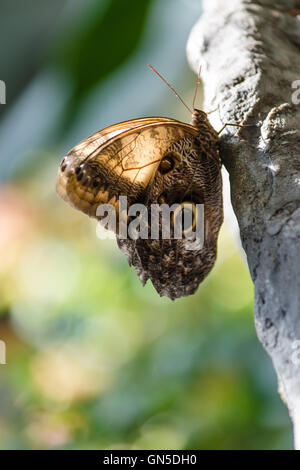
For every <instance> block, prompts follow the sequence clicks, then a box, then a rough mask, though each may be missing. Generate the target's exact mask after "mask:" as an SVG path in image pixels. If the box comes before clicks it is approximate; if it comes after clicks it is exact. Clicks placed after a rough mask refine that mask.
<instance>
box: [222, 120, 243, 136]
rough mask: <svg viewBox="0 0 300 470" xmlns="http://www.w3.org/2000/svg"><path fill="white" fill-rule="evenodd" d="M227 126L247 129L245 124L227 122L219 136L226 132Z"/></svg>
mask: <svg viewBox="0 0 300 470" xmlns="http://www.w3.org/2000/svg"><path fill="white" fill-rule="evenodd" d="M227 126H234V127H247V126H245V125H243V124H232V123H231V122H226V124H224V126H223V127H222V129H221V130H220V131H219V132H218V134H221V132H223V131H224V129H225V127H227Z"/></svg>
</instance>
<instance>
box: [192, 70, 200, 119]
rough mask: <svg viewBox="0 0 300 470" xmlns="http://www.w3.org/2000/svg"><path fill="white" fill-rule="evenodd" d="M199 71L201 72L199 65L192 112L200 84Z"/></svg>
mask: <svg viewBox="0 0 300 470" xmlns="http://www.w3.org/2000/svg"><path fill="white" fill-rule="evenodd" d="M201 70H202V65H200V67H199V72H198V78H197V84H196V89H195V94H194V99H193V111H195V103H196V98H197V93H198V88H199V83H200V76H201Z"/></svg>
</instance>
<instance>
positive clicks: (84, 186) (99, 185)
mask: <svg viewBox="0 0 300 470" xmlns="http://www.w3.org/2000/svg"><path fill="white" fill-rule="evenodd" d="M187 135H188V136H191V135H197V130H196V128H195V127H194V126H191V125H189V124H185V123H182V122H179V121H176V120H173V119H169V118H157V117H153V118H141V119H133V120H131V121H125V122H122V123H118V124H115V125H113V126H110V127H107V128H105V129H103V130H101V131H99V132H96V133H95V134H93V135H91V136H90V137H88V138H87V139H85V140H83V141H82V142H80V143H79V144H78V145H76V146H75V147H74V148H73V149H71V150H70V151H69V152H68V153H67V155H66V156H65V157H64V158H63V160H62V162H61V165H60V168H59V171H58V178H57V185H56V188H57V192H58V194H59V195H60V196H61V197H62V198H63V199H64V200H65V201H67V202H68V203H69V204H71V205H72V206H74V207H75V208H77V209H79V210H81V211H83V212H85V213H87V214H88V215H89V216H92V217H95V215H96V209H97V206H98V205H99V204H101V203H109V202H111V203H113V204H114V203H115V201H116V199H117V198H118V197H119V196H120V195H125V196H127V197H128V199H129V201H130V202H132V201H133V202H134V201H135V200H141V199H143V194H144V193H145V189H146V187H147V185H148V184H149V181H150V180H151V178H152V177H153V175H154V174H155V171H156V169H157V167H158V165H159V163H160V161H161V159H162V157H163V155H164V153H165V151H166V150H167V149H168V147H169V146H170V145H171V144H172V143H173V142H175V141H177V140H179V139H182V138H184V137H185V136H187ZM116 209H117V208H116Z"/></svg>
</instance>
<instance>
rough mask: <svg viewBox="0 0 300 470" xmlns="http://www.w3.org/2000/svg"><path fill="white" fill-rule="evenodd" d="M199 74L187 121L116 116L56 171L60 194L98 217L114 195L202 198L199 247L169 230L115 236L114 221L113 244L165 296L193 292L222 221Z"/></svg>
mask: <svg viewBox="0 0 300 470" xmlns="http://www.w3.org/2000/svg"><path fill="white" fill-rule="evenodd" d="M150 67H151V66H150ZM151 68H152V69H153V67H151ZM153 70H154V71H155V72H156V73H157V74H158V75H159V76H160V78H162V79H163V80H164V81H165V79H164V78H163V77H161V75H160V74H159V73H158V72H157V71H156V70H155V69H153ZM199 79H200V72H199V76H198V80H197V86H196V91H195V96H194V102H193V111H191V110H190V109H189V108H188V109H189V111H190V112H191V113H192V121H191V124H186V123H183V122H180V121H176V120H174V119H170V118H163V117H146V118H140V119H132V120H130V121H125V122H121V123H119V124H115V125H113V126H110V127H107V128H105V129H103V130H101V131H99V132H96V133H95V134H93V135H91V136H90V137H88V138H86V139H85V140H83V141H82V142H80V143H79V144H78V145H76V146H75V147H74V148H73V149H72V150H70V151H69V152H68V153H67V155H66V156H65V157H64V158H63V160H62V162H61V164H60V168H59V171H58V179H57V192H58V194H59V195H60V196H61V197H62V198H63V199H64V200H65V201H67V202H68V203H69V204H71V205H72V206H73V207H75V208H76V209H79V210H81V211H82V212H84V213H85V214H87V215H89V216H90V217H95V218H97V214H96V211H97V207H98V206H99V204H105V203H109V204H111V205H113V206H114V208H115V210H116V212H117V214H118V211H119V202H118V201H119V197H120V196H127V201H128V204H129V205H132V204H135V203H141V204H144V206H146V208H149V209H150V206H151V207H152V204H162V203H165V204H168V205H169V206H171V205H173V204H174V203H178V204H181V206H182V207H184V206H185V205H186V203H189V207H190V208H192V213H193V208H194V207H195V206H196V205H197V204H203V205H204V244H203V245H202V246H201V247H198V249H194V250H190V249H187V243H188V240H187V239H185V238H184V237H183V238H180V239H177V238H174V236H172V232H170V238H169V239H163V238H162V237H159V238H158V239H149V238H148V239H142V238H138V239H131V238H127V239H121V237H120V236H119V232H118V229H116V238H117V242H118V245H119V248H120V249H121V250H122V251H123V253H125V255H126V257H127V259H128V262H129V265H134V266H135V268H136V270H137V274H138V276H139V278H140V280H141V282H142V283H143V285H144V284H145V283H146V281H147V280H148V279H151V281H152V283H153V285H154V287H155V289H156V290H157V292H158V293H159V294H160V295H161V296H168V297H169V298H171V299H176V298H179V297H182V296H187V295H191V294H194V293H195V291H196V290H197V288H198V286H199V284H200V282H201V281H202V280H203V279H204V278H205V277H206V276H207V274H208V273H209V272H210V270H211V269H212V267H213V264H214V262H215V259H216V245H217V237H218V233H219V229H220V226H221V224H222V221H223V204H222V179H221V160H220V158H219V148H218V146H219V136H218V133H217V132H216V131H215V130H214V128H213V127H212V126H211V124H210V122H209V120H208V117H207V114H206V113H205V112H204V111H200V110H198V109H195V106H194V103H195V99H196V94H197V89H198V84H199ZM165 83H166V84H167V85H168V86H169V87H170V88H171V89H172V91H174V93H175V94H176V95H177V97H178V98H179V99H180V100H181V101H182V102H183V100H182V99H181V98H180V96H179V95H178V94H177V93H176V92H175V90H174V89H173V88H172V87H171V86H170V85H169V84H168V83H167V82H166V81H165ZM183 104H184V105H185V106H186V107H187V105H186V104H185V103H184V102H183ZM193 214H194V213H193ZM193 217H194V215H193ZM148 220H150V219H148ZM172 220H173V221H174V218H173V219H172ZM127 223H129V220H128V221H127ZM149 223H150V222H149ZM160 229H161V226H160ZM159 233H161V231H160V232H159Z"/></svg>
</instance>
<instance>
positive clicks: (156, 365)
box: [0, 0, 292, 449]
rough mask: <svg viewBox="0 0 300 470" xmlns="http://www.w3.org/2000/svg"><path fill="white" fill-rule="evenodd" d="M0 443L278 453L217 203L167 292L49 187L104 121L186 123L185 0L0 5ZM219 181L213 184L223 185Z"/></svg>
mask: <svg viewBox="0 0 300 470" xmlns="http://www.w3.org/2000/svg"><path fill="white" fill-rule="evenodd" d="M0 11H1V16H0V58H1V61H0V62H1V70H0V79H1V80H4V81H5V82H6V86H7V104H6V105H1V106H0V112H1V116H0V158H1V159H0V174H1V186H0V260H1V263H0V339H1V340H3V341H5V342H6V345H7V358H6V360H7V364H6V365H0V448H1V449H32V448H33V449H40V448H42V449H45V448H50V449H61V448H62V449H70V448H72V449H83V448H95V449H103V448H121V449H125V448H134V449H135V448H141V449H155V448H156V449H232V448H233V449H268V448H273V449H282V448H290V447H291V446H292V436H291V426H290V422H289V418H288V414H287V411H286V409H285V407H284V405H283V404H282V403H281V401H280V398H279V396H278V394H277V384H276V379H275V374H274V372H273V369H272V364H271V361H270V360H269V358H268V356H267V355H266V353H265V351H264V350H263V349H262V347H261V346H260V344H259V342H258V340H257V338H256V335H255V330H254V325H253V286H252V283H251V280H250V277H249V274H248V270H247V266H246V263H245V259H244V257H243V254H242V250H241V249H240V247H239V245H238V243H237V241H236V237H235V236H234V234H233V232H234V231H233V230H232V226H233V225H234V220H233V218H232V215H231V214H230V211H229V210H228V211H227V223H225V224H224V226H223V228H222V232H221V237H220V241H219V256H218V261H217V264H216V267H215V269H214V270H213V272H212V273H211V274H210V276H209V277H208V279H207V280H206V281H205V282H204V283H203V284H202V285H201V286H200V288H199V290H198V292H197V294H196V295H194V296H191V297H189V298H185V299H180V300H177V301H176V302H171V301H170V300H168V299H165V298H159V297H158V295H157V294H156V292H155V291H154V289H153V287H152V285H151V284H150V283H148V284H147V286H146V287H145V288H143V287H142V286H141V284H140V282H139V280H138V279H137V277H136V275H135V272H134V270H133V269H130V268H129V267H128V265H127V262H126V260H125V257H124V256H123V255H122V254H121V252H120V251H119V250H118V248H117V247H116V243H115V242H114V241H113V240H98V239H97V237H96V222H95V221H93V220H89V219H88V218H87V217H86V216H84V215H82V214H81V213H79V212H76V211H75V210H73V209H72V208H70V207H68V206H67V205H66V204H65V203H64V202H63V201H61V200H60V199H59V198H58V197H57V196H56V193H55V180H56V171H57V167H58V164H59V161H60V159H61V158H62V156H63V155H64V153H65V152H66V151H67V150H68V149H69V148H71V147H72V146H74V145H75V144H76V143H78V142H79V141H80V140H81V139H83V138H85V137H87V136H88V135H89V134H91V133H93V132H95V131H97V130H99V129H101V128H102V127H106V126H108V125H110V124H113V123H115V122H118V121H122V120H126V119H131V118H134V117H140V116H147V115H162V116H164V115H165V116H169V117H173V118H177V119H180V120H184V121H188V120H189V118H190V116H189V115H188V114H187V112H186V110H185V108H184V107H183V106H182V105H181V104H180V103H178V102H177V100H176V98H175V97H174V96H173V95H172V94H171V93H170V92H169V90H168V89H167V88H166V87H165V86H164V85H163V83H162V82H160V80H158V79H157V77H155V76H154V75H153V73H152V72H151V71H150V70H149V69H147V66H146V64H147V63H148V62H150V63H152V64H153V65H154V66H156V67H157V68H158V69H159V70H160V71H161V73H163V74H165V75H166V76H167V77H168V79H169V81H170V82H171V83H172V84H173V85H174V86H175V87H176V88H177V89H178V91H179V92H181V94H182V95H183V96H184V98H185V99H186V100H187V101H188V102H191V100H192V95H193V89H194V86H195V76H194V75H193V73H192V72H191V71H190V70H189V68H188V66H187V64H186V59H185V44H186V40H187V37H188V34H189V31H190V29H191V27H192V25H193V23H194V22H195V20H196V19H197V18H198V16H199V15H200V13H201V1H200V0H127V1H126V0H69V1H67V0H52V1H51V2H46V1H45V0H44V1H41V0H25V1H23V2H21V1H20V0H1V1H0ZM225 190H226V188H225Z"/></svg>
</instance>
